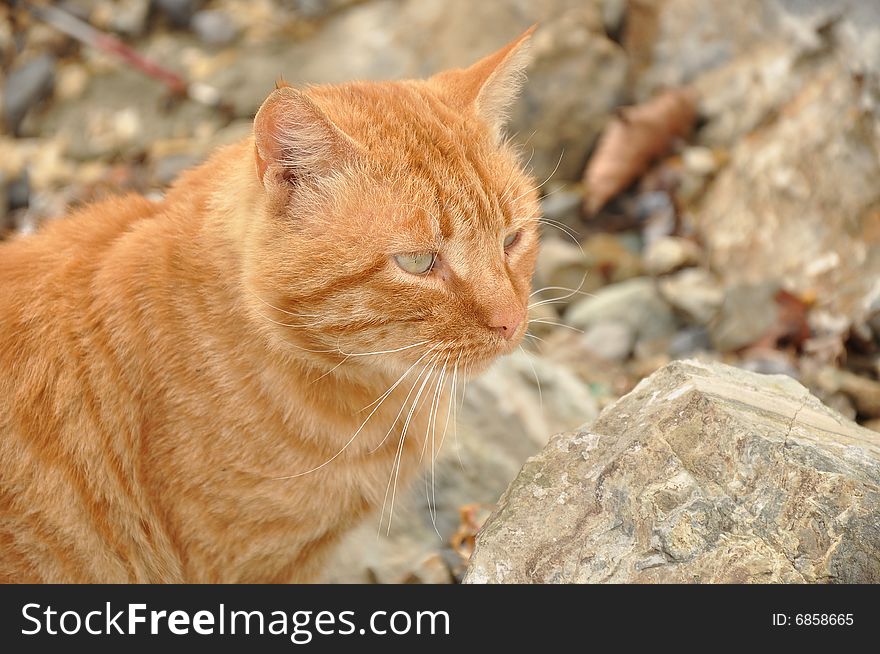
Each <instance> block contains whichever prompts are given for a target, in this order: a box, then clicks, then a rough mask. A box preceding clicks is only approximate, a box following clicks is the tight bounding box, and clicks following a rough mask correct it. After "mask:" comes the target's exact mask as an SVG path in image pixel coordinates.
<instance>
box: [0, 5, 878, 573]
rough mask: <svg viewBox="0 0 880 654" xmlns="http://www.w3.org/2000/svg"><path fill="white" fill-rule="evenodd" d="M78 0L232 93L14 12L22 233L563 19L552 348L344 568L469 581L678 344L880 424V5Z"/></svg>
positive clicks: (555, 130) (466, 410)
mask: <svg viewBox="0 0 880 654" xmlns="http://www.w3.org/2000/svg"><path fill="white" fill-rule="evenodd" d="M13 4H15V3H13ZM57 4H59V5H60V6H62V7H64V8H66V9H67V10H69V11H71V12H72V13H74V14H76V15H78V16H80V17H81V18H84V19H87V20H89V21H90V22H91V23H92V24H93V25H95V26H97V27H99V28H100V29H102V30H106V31H107V32H109V33H112V34H115V35H116V36H118V37H119V38H121V39H122V40H123V41H124V42H126V43H128V44H130V45H132V46H133V47H134V48H136V49H137V50H138V51H140V52H143V53H145V54H147V55H148V56H150V57H152V58H153V59H155V60H156V61H159V62H161V63H162V64H163V65H165V66H167V67H168V68H170V69H172V70H174V71H176V72H178V73H180V74H183V75H184V76H185V77H186V78H187V79H188V80H190V81H196V82H201V83H204V84H208V85H211V86H212V87H214V88H216V89H217V90H218V91H219V93H220V97H221V99H222V101H223V106H222V107H221V108H219V109H218V108H212V107H207V106H203V105H200V104H198V103H194V102H192V101H188V100H181V99H179V98H174V97H172V96H171V95H169V93H168V91H167V89H166V88H165V87H164V86H163V85H162V84H160V83H159V82H157V81H155V80H151V79H149V78H146V77H144V76H143V75H142V74H141V73H139V72H137V71H135V70H133V69H131V68H130V67H128V66H126V65H124V64H120V63H119V62H118V61H117V60H116V59H114V58H113V57H112V56H110V55H107V54H103V53H100V52H98V51H97V50H95V49H94V48H90V47H87V46H83V45H81V44H78V43H77V42H76V41H74V40H72V39H71V38H69V37H66V36H64V35H62V34H60V33H59V32H57V31H56V30H54V29H52V28H51V27H49V26H47V25H45V24H43V23H41V22H40V21H38V20H35V19H34V18H33V17H32V16H31V15H29V14H28V12H27V11H26V10H25V8H24V6H23V3H17V6H16V7H11V6H10V5H9V4H8V3H7V4H4V5H3V7H0V64H2V112H3V120H4V127H3V129H4V132H3V134H2V135H0V233H5V234H6V235H7V236H8V237H12V236H13V235H14V234H15V233H16V232H28V231H31V230H33V229H35V228H36V227H37V226H38V225H39V224H40V223H41V222H42V221H44V220H48V219H51V217H52V216H54V215H58V214H60V213H62V212H63V211H64V208H65V207H66V206H68V205H71V204H76V203H78V202H82V201H87V200H90V199H93V198H97V197H101V196H103V195H105V194H107V193H113V192H118V191H120V190H136V191H139V192H144V193H148V194H160V193H162V189H163V188H164V187H165V186H167V184H169V183H170V182H172V181H173V179H174V178H175V176H176V175H177V174H178V172H179V171H180V170H182V169H184V168H186V167H188V166H190V165H192V164H194V163H196V162H198V161H199V160H201V159H202V158H204V157H205V156H206V154H207V153H208V152H209V151H210V150H211V149H212V148H213V147H215V146H216V145H218V144H221V143H224V142H228V141H231V140H234V139H237V138H240V137H241V136H242V135H244V134H246V133H247V131H248V129H249V120H250V118H251V117H252V115H253V112H254V111H255V110H256V108H257V107H258V106H259V104H260V102H261V100H262V99H263V98H264V97H265V95H266V94H267V92H268V91H269V90H270V89H271V88H272V84H273V81H274V79H275V78H277V77H278V76H279V75H283V76H284V77H285V79H287V80H288V81H290V82H292V83H307V82H322V81H330V82H333V81H339V80H345V79H351V78H366V79H375V78H394V77H404V76H421V75H426V74H430V73H431V72H433V71H436V70H438V69H440V68H443V67H447V66H459V65H465V64H467V63H469V62H471V61H473V60H475V59H476V58H478V57H479V56H481V55H483V54H486V53H488V52H490V51H492V50H493V49H495V48H497V47H499V46H500V45H502V44H503V43H505V42H507V41H509V40H510V39H511V38H512V37H514V36H515V35H517V34H518V33H520V32H521V31H522V30H524V29H525V28H526V27H528V26H529V25H531V24H532V23H534V22H539V23H540V30H539V31H538V32H537V33H536V35H535V43H534V45H535V47H534V53H535V61H534V64H533V65H532V67H531V69H530V74H529V82H528V84H527V86H526V88H525V91H524V96H523V98H522V101H521V102H520V103H519V104H518V105H517V107H516V109H515V111H514V114H513V120H512V123H513V124H512V127H511V130H512V133H514V134H516V136H515V140H516V141H517V142H518V143H520V144H521V145H522V148H523V153H524V159H527V160H529V165H530V166H531V167H532V168H533V170H534V173H535V176H536V177H537V179H538V181H540V182H542V183H543V185H542V191H543V192H544V200H543V207H544V213H545V225H544V226H545V234H544V245H543V249H542V252H541V256H540V260H539V264H538V270H537V273H536V279H535V288H536V289H541V288H545V287H546V290H544V291H541V292H540V293H539V295H538V296H537V297H539V298H541V299H546V300H547V302H546V303H544V304H541V305H540V306H538V307H536V309H535V310H534V315H533V316H532V318H533V321H532V327H531V330H530V331H531V334H532V337H531V338H528V339H527V341H528V343H527V345H528V348H527V349H528V353H527V354H526V353H524V354H522V355H517V356H516V357H512V358H510V359H509V360H506V361H503V362H501V363H500V364H499V365H498V367H497V368H496V369H495V370H494V371H492V372H491V373H490V374H489V375H487V376H486V377H485V378H483V379H481V380H479V381H476V382H473V383H472V384H471V385H470V386H469V389H468V393H467V395H466V398H465V401H464V406H463V411H462V413H461V414H460V420H459V426H458V438H457V447H449V448H447V456H446V459H445V460H443V461H441V462H439V464H438V468H437V471H436V478H435V486H436V491H435V492H436V503H437V512H436V518H435V519H434V520H432V519H431V518H430V513H431V512H430V511H429V510H428V506H427V500H426V499H425V495H426V492H425V488H424V486H423V485H421V484H417V487H416V488H415V489H414V491H413V493H412V496H411V498H410V501H409V507H408V508H407V509H404V510H402V511H400V512H399V513H398V517H397V518H395V527H394V528H393V529H392V531H391V534H390V535H388V536H385V535H382V536H381V537H378V538H377V534H376V528H377V524H367V525H365V526H364V528H363V529H362V530H361V531H360V532H358V533H356V534H354V535H353V536H352V538H351V539H350V541H349V542H348V543H346V545H345V546H344V547H343V550H342V551H341V552H340V556H339V560H338V562H337V564H336V565H335V566H334V567H333V570H332V572H331V574H330V577H329V578H330V579H333V580H340V581H380V582H386V581H413V582H419V581H422V582H425V581H429V582H451V581H455V580H459V579H460V578H461V576H462V575H463V573H464V570H465V562H466V560H467V558H468V556H469V555H470V552H471V549H472V548H473V535H474V533H475V531H476V529H477V528H478V527H479V525H480V524H481V523H482V521H483V520H484V519H485V518H486V516H487V515H488V514H489V512H490V511H491V509H492V507H493V505H494V504H495V503H496V501H497V499H498V498H499V496H500V495H501V494H502V492H503V491H504V489H505V488H506V487H507V485H508V483H509V482H510V481H511V480H512V479H513V478H514V477H515V476H516V474H517V472H518V471H519V469H520V467H521V466H522V464H523V462H524V461H525V460H526V458H528V457H529V456H531V455H533V454H535V453H536V452H537V451H538V450H540V449H541V447H542V446H543V445H544V444H546V443H547V441H548V439H549V437H550V436H551V435H552V434H554V433H556V432H560V431H564V430H571V429H574V428H576V427H578V426H580V425H582V424H584V423H587V422H588V421H591V420H593V419H594V418H595V416H596V414H597V413H598V411H599V410H600V409H601V408H603V407H606V406H609V405H611V404H612V403H614V402H615V401H617V400H618V398H620V397H621V396H623V395H624V394H626V393H628V392H629V391H631V390H632V389H633V388H635V386H636V385H637V384H638V383H639V381H640V380H642V379H643V378H645V377H646V376H648V375H650V374H651V373H653V372H655V371H656V370H658V369H660V368H661V367H663V366H664V365H666V364H668V363H669V362H671V361H675V360H678V359H683V358H697V359H700V360H703V361H712V362H723V363H726V364H730V365H733V366H736V367H738V368H741V369H745V370H747V371H752V372H757V373H773V374H782V375H786V376H788V377H791V378H793V379H795V380H797V381H798V382H800V383H801V384H803V385H804V386H805V387H806V388H808V389H809V390H810V391H812V392H813V393H814V394H815V395H816V396H817V397H818V398H820V399H821V400H822V401H823V402H825V403H826V404H827V405H828V406H830V407H833V409H834V410H835V411H837V412H839V414H840V415H841V416H844V417H846V418H849V419H852V420H855V421H857V422H859V423H861V424H862V425H863V426H864V427H866V428H868V429H872V430H875V431H880V381H878V377H880V183H878V180H880V82H878V76H880V5H878V4H877V3H876V2H872V1H869V0H855V1H853V0H743V1H742V2H738V3H732V2H724V1H722V0H545V1H543V2H540V3H537V2H523V1H520V0H497V1H495V2H491V3H470V2H465V1H464V0H362V1H360V2H358V1H355V0H289V1H282V0H247V1H243V0H214V1H210V2H209V1H204V2H201V1H198V0H152V1H151V0H119V1H117V2H111V1H109V0H94V1H87V0H68V1H66V2H61V3H57ZM664 93H668V94H671V95H666V96H664ZM664 97H665V98H667V99H669V98H673V99H675V102H672V100H670V101H669V102H667V103H666V105H664V104H662V103H663V102H664V99H663V98H664ZM670 103H671V104H670ZM629 105H635V106H637V108H636V109H632V110H622V111H621V110H620V108H621V107H625V106H629ZM615 130H617V131H618V132H619V133H620V134H621V135H622V136H621V138H618V139H617V140H615V138H614V137H613V132H614V131H615ZM603 134H605V136H602V135H603ZM621 144H622V145H621ZM639 144H641V145H639ZM609 180H611V184H610V186H609ZM561 289H572V290H561ZM553 323H562V325H564V326H557V325H555V324H553ZM539 386H540V392H539ZM859 433H860V434H862V435H863V436H862V437H864V434H866V433H870V432H867V431H865V432H859ZM459 459H460V460H459ZM435 522H436V525H435V524H434V523H435ZM768 533H769V532H768ZM774 551H776V553H777V554H778V553H779V551H782V550H774ZM774 556H775V555H774ZM780 556H782V555H780ZM783 558H784V557H783ZM773 560H774V561H777V563H778V566H777V568H774V569H777V570H783V568H784V565H783V562H782V559H779V558H778V557H777V559H773ZM774 565H777V564H776V563H774ZM780 566H781V567H780ZM649 567H650V566H649ZM646 569H647V568H646ZM794 569H795V571H796V572H797V574H807V573H805V572H804V570H800V569H797V568H796V567H795V568H794ZM785 570H788V568H785ZM811 570H813V569H812V568H811ZM816 570H818V568H816ZM788 572H791V571H790V570H789V571H788ZM788 572H786V574H788ZM646 574H647V573H646ZM780 574H782V573H780ZM791 574H792V575H794V574H795V573H794V572H791ZM810 574H814V575H818V576H821V574H824V573H822V572H821V571H819V572H815V570H814V571H813V572H810Z"/></svg>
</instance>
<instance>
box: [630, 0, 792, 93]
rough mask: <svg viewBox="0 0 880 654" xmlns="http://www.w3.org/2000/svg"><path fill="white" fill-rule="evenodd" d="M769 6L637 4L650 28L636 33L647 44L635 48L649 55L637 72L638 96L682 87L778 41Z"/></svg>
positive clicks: (673, 1)
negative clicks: (650, 22) (739, 57)
mask: <svg viewBox="0 0 880 654" xmlns="http://www.w3.org/2000/svg"><path fill="white" fill-rule="evenodd" d="M631 4H632V3H631ZM769 4H770V3H767V2H765V1H764V0H742V1H741V2H735V3H732V2H705V0H647V2H639V3H638V5H639V7H638V8H639V9H641V10H642V11H640V12H638V15H644V16H647V17H648V18H647V20H648V21H653V22H654V24H653V25H649V26H646V31H645V32H639V33H642V34H647V35H650V40H649V41H648V42H647V43H640V44H639V46H640V47H641V48H643V49H646V50H647V51H648V53H647V55H646V56H645V59H646V61H647V65H646V66H645V67H644V69H643V70H637V71H636V72H637V79H636V91H637V94H638V96H639V97H640V98H647V97H650V96H651V95H652V94H653V93H655V92H656V91H657V90H659V89H662V88H668V87H673V86H679V85H682V84H687V83H689V82H691V81H693V80H694V79H695V78H697V77H698V76H699V75H701V74H703V73H705V72H707V71H710V70H712V69H716V68H719V67H721V66H723V65H725V64H727V63H728V62H730V61H732V60H733V59H735V58H736V57H737V56H740V55H742V54H744V53H748V52H749V51H750V50H751V49H753V48H754V47H755V46H756V45H759V44H761V43H763V42H765V41H766V40H768V39H773V38H777V37H778V29H779V27H778V17H777V14H776V12H775V11H774V7H772V6H769ZM645 10H647V11H645Z"/></svg>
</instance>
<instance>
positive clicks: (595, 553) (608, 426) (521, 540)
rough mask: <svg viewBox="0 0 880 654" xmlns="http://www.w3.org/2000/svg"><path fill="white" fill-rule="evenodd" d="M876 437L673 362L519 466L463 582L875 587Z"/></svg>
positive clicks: (793, 387)
mask: <svg viewBox="0 0 880 654" xmlns="http://www.w3.org/2000/svg"><path fill="white" fill-rule="evenodd" d="M878 515H880V435H878V434H877V433H876V432H872V431H869V430H866V429H864V428H862V427H859V426H857V425H856V424H855V423H852V422H851V421H849V420H847V419H846V418H843V417H842V416H841V415H839V414H837V413H836V412H834V411H832V410H831V409H829V408H828V407H826V406H824V405H823V404H821V403H820V402H819V400H817V399H816V398H815V397H813V396H812V395H810V394H809V393H808V392H807V390H806V389H805V388H804V387H802V386H801V385H800V384H798V383H797V382H796V381H794V380H792V379H790V378H788V377H783V376H775V375H774V376H764V375H757V374H754V373H750V372H745V371H742V370H738V369H735V368H731V367H728V366H725V365H722V364H707V363H700V362H696V361H692V360H691V361H682V362H676V363H672V364H670V365H668V366H666V367H665V368H663V369H661V370H659V371H658V372H657V373H655V374H654V375H652V376H651V377H649V378H647V379H645V380H643V381H642V382H641V383H640V384H639V385H638V386H637V387H636V388H635V389H634V390H633V391H632V392H631V393H630V394H628V395H626V396H624V397H623V398H621V399H620V400H619V401H618V402H616V403H615V404H613V405H611V406H610V407H608V408H606V409H605V410H604V411H603V412H602V414H601V415H600V416H599V418H598V419H597V420H596V421H595V422H594V423H593V424H592V425H589V426H587V427H584V428H581V429H580V430H578V431H575V432H569V433H564V434H561V435H559V436H556V437H555V438H554V439H553V440H552V441H551V442H550V443H549V444H548V445H547V447H546V448H545V449H544V450H543V451H542V452H541V453H540V454H538V455H537V456H535V457H533V458H532V459H530V460H529V461H528V463H526V465H525V466H524V468H523V469H522V471H521V472H520V474H519V476H518V477H517V478H516V479H515V480H514V481H513V483H512V484H511V485H510V487H509V488H508V489H507V491H506V493H505V494H504V496H503V497H502V498H501V501H500V503H499V506H498V509H497V510H496V511H495V513H494V514H493V515H492V517H491V518H489V520H488V522H487V523H486V525H485V526H484V528H483V530H482V531H481V533H480V535H479V537H478V540H477V549H476V551H475V553H474V555H473V557H472V559H471V564H470V568H469V570H468V573H467V576H466V579H465V580H466V581H467V582H470V583H492V582H503V583H528V582H534V583H549V582H560V583H561V582H575V583H595V582H722V583H725V582H726V583H739V582H750V583H759V582H874V583H876V582H880V521H878V519H877V516H878Z"/></svg>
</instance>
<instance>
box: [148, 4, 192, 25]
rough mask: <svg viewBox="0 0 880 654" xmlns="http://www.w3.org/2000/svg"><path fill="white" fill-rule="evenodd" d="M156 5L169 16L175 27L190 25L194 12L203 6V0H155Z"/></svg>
mask: <svg viewBox="0 0 880 654" xmlns="http://www.w3.org/2000/svg"><path fill="white" fill-rule="evenodd" d="M153 2H154V3H155V5H156V6H157V7H158V8H159V9H160V10H161V11H162V13H163V14H165V16H167V17H168V20H169V22H170V23H171V24H172V25H174V27H179V28H181V29H185V28H187V27H189V24H190V21H191V20H192V17H193V14H195V13H196V11H198V10H199V7H201V6H202V0H153Z"/></svg>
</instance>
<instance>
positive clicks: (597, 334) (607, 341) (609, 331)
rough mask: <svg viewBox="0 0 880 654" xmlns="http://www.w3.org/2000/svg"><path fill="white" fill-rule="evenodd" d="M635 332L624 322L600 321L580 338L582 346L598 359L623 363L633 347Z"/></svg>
mask: <svg viewBox="0 0 880 654" xmlns="http://www.w3.org/2000/svg"><path fill="white" fill-rule="evenodd" d="M635 336H636V335H635V332H634V331H633V329H632V327H630V326H629V325H627V324H626V323H624V322H617V321H614V320H602V321H600V322H597V323H596V324H594V325H593V326H592V327H590V329H589V330H587V331H586V333H584V335H583V336H582V337H581V341H582V345H583V347H584V348H586V349H587V350H588V351H589V352H592V353H593V354H595V355H596V356H598V357H599V358H600V359H605V360H606V361H624V360H626V359H627V358H629V355H630V354H631V353H632V351H633V346H634V345H635V340H636V338H635Z"/></svg>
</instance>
